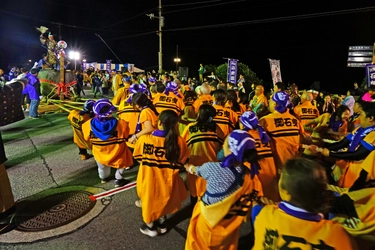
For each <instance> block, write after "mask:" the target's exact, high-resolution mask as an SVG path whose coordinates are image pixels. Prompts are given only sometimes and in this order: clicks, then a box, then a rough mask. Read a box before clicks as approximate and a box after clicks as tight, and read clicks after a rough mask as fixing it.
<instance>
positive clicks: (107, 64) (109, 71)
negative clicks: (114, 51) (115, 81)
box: [105, 60, 112, 73]
mask: <svg viewBox="0 0 375 250" xmlns="http://www.w3.org/2000/svg"><path fill="white" fill-rule="evenodd" d="M111 65H112V60H106V68H105V70H107V71H108V73H111Z"/></svg>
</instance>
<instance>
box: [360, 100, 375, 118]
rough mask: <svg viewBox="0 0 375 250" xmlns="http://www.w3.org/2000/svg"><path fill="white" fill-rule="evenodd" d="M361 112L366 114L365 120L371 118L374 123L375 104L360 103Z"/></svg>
mask: <svg viewBox="0 0 375 250" xmlns="http://www.w3.org/2000/svg"><path fill="white" fill-rule="evenodd" d="M361 107H362V111H363V112H364V113H365V114H366V117H367V118H372V119H374V121H375V103H374V102H361Z"/></svg>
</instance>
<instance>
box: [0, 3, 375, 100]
mask: <svg viewBox="0 0 375 250" xmlns="http://www.w3.org/2000/svg"><path fill="white" fill-rule="evenodd" d="M162 5H163V6H164V7H163V12H164V14H163V15H164V17H165V26H164V32H163V50H164V51H163V52H164V53H163V54H164V57H163V63H164V67H163V68H164V69H168V70H172V69H175V64H174V62H173V58H174V57H175V56H176V45H178V47H179V57H180V58H181V61H182V62H181V64H180V66H185V67H189V73H190V75H194V74H196V73H197V70H198V67H199V63H203V64H214V65H220V64H222V63H224V62H225V60H224V59H223V58H226V57H231V58H236V59H239V60H240V62H242V63H245V64H247V65H248V66H249V67H250V68H251V69H252V70H253V71H254V72H255V73H257V75H258V76H259V77H260V78H261V79H263V80H264V81H270V80H271V75H270V69H269V63H268V61H267V58H272V59H279V60H281V74H282V78H283V81H284V82H286V83H288V82H290V83H293V82H295V83H297V84H298V85H299V86H300V88H303V87H309V86H310V84H311V83H312V82H313V81H314V80H319V81H320V82H321V86H322V88H323V89H325V90H328V91H334V92H341V93H345V92H346V89H348V88H350V87H351V86H352V83H353V82H354V81H360V82H361V81H362V79H363V77H364V76H365V70H364V69H363V68H347V67H346V61H347V54H348V46H351V45H373V43H374V42H375V31H374V29H373V23H374V21H375V10H374V9H372V10H370V11H364V10H358V11H351V12H350V13H346V14H345V13H343V12H342V11H344V10H350V9H358V8H374V6H375V2H374V1H343V0H341V1H336V0H329V1H328V0H326V1H297V0H270V1H249V0H245V1H241V0H221V1H220V0H216V1H212V0H200V1H199V2H198V1H194V2H193V1H187V0H180V1H177V0H175V1H173V0H163V1H162ZM157 6H158V0H153V1H150V0H147V1H143V0H138V1H127V0H111V1H103V0H80V1H77V0H65V1H56V0H32V1H31V0H30V1H26V0H23V1H21V0H12V1H5V2H4V3H2V4H1V6H0V37H1V40H0V67H3V68H5V71H7V69H6V68H7V67H8V64H11V63H17V64H23V63H26V62H27V61H28V60H29V59H31V60H33V61H36V60H39V59H40V57H41V54H42V53H44V52H45V50H44V49H43V48H42V47H41V46H40V43H39V38H38V37H39V33H38V31H37V30H36V29H35V28H36V27H39V26H41V25H44V26H46V27H48V28H49V29H50V30H52V32H53V33H54V34H55V35H56V40H58V39H57V38H58V35H59V26H58V25H57V23H61V24H62V25H61V36H62V39H63V40H65V41H66V42H67V43H68V46H69V49H77V50H79V51H81V53H82V54H83V57H84V58H86V59H87V60H88V61H96V62H105V59H112V60H113V61H114V62H115V63H116V62H118V60H117V59H116V58H115V56H114V55H113V54H112V53H111V52H110V50H109V49H108V48H107V47H106V46H105V45H104V43H103V42H102V41H101V40H100V39H99V38H98V37H96V36H95V35H94V34H95V33H98V34H100V35H101V36H102V37H103V39H104V40H105V41H106V42H107V43H108V45H109V46H110V47H111V48H112V49H113V51H114V52H115V53H116V54H117V55H118V57H119V58H120V60H121V61H122V62H123V63H134V64H135V65H136V66H137V67H139V68H142V69H146V70H151V69H157V64H158V58H157V52H158V46H159V43H158V36H157V35H156V33H155V31H156V30H157V29H158V20H157V19H154V20H150V19H149V18H148V17H147V16H146V15H145V13H154V14H155V15H157ZM205 6H209V7H205ZM327 13H330V14H327ZM308 14H311V18H301V16H306V15H308ZM287 19H289V20H287ZM249 21H253V22H249ZM236 22H242V25H239V24H236V25H229V24H230V23H236ZM218 24H225V25H222V26H219V27H218ZM211 25H213V26H217V27H212V26H211ZM205 26H209V27H207V28H203V27H205ZM210 26H211V27H210ZM194 27H200V28H199V29H197V28H194ZM150 32H151V34H150Z"/></svg>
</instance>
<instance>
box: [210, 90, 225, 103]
mask: <svg viewBox="0 0 375 250" xmlns="http://www.w3.org/2000/svg"><path fill="white" fill-rule="evenodd" d="M213 97H214V98H215V101H216V102H217V104H219V105H222V106H224V104H225V102H226V101H227V93H226V92H225V90H223V89H217V90H215V92H214V93H213Z"/></svg>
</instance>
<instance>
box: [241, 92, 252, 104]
mask: <svg viewBox="0 0 375 250" xmlns="http://www.w3.org/2000/svg"><path fill="white" fill-rule="evenodd" d="M238 97H239V98H240V103H241V104H249V96H248V95H247V94H246V93H244V92H239V93H238Z"/></svg>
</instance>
